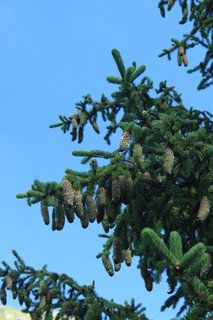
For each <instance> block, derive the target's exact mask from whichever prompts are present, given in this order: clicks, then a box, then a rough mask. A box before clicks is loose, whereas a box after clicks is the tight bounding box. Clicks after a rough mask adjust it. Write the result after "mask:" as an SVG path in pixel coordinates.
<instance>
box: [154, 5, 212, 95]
mask: <svg viewBox="0 0 213 320" xmlns="http://www.w3.org/2000/svg"><path fill="white" fill-rule="evenodd" d="M176 3H179V5H180V7H181V11H182V18H181V20H180V21H179V23H180V24H185V23H186V22H187V21H191V22H193V28H192V30H191V31H190V32H188V33H187V34H184V35H183V39H182V40H177V39H174V38H171V41H172V47H171V48H170V49H163V52H162V53H161V54H160V55H159V57H163V56H164V55H167V57H168V60H171V53H172V52H173V51H177V57H178V58H177V60H178V66H181V65H182V63H183V64H184V66H185V67H186V66H187V65H188V59H187V55H186V51H187V50H189V49H191V48H194V47H195V46H197V45H201V46H202V47H203V49H204V50H205V52H206V53H205V57H204V59H203V61H201V62H200V63H199V64H198V65H197V66H195V67H194V68H193V69H190V70H188V71H187V72H188V73H192V72H195V71H200V73H201V75H202V80H201V81H200V83H199V85H198V90H202V89H205V88H207V87H209V86H210V85H212V84H213V80H212V78H213V62H212V57H213V2H212V0H203V1H201V0H168V1H167V0H160V1H159V4H158V7H159V9H160V13H161V16H162V17H163V18H164V17H165V10H166V9H167V10H168V11H169V10H171V9H172V8H173V7H174V6H175V5H176Z"/></svg>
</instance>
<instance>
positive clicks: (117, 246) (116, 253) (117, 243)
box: [113, 236, 122, 264]
mask: <svg viewBox="0 0 213 320" xmlns="http://www.w3.org/2000/svg"><path fill="white" fill-rule="evenodd" d="M121 256H122V242H121V239H120V238H119V237H116V236H114V238H113V261H114V263H115V264H117V263H119V262H120V261H121Z"/></svg>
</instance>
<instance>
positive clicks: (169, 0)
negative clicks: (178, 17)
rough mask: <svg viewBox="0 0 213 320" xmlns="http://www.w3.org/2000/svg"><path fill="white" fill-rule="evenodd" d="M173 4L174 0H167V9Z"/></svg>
mask: <svg viewBox="0 0 213 320" xmlns="http://www.w3.org/2000/svg"><path fill="white" fill-rule="evenodd" d="M173 5H174V0H168V8H167V10H171V8H172V6H173Z"/></svg>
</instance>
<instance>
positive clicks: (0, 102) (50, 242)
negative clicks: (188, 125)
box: [0, 0, 213, 320]
mask: <svg viewBox="0 0 213 320" xmlns="http://www.w3.org/2000/svg"><path fill="white" fill-rule="evenodd" d="M157 3H158V1H153V0H144V1H141V0H134V1H129V0H128V1H127V0H125V1H123V0H122V1H121V0H116V1H115V0H108V1H98V0H90V1H82V0H81V1H71V0H63V1H56V0H51V1H50V0H31V1H27V0H19V1H16V0H1V1H0V70H1V73H0V91H1V94H0V122H1V123H0V148H1V149H0V150H1V166H0V168H1V169H0V171H1V175H0V176H1V184H0V195H1V199H2V200H1V231H0V243H1V251H0V252H1V255H0V259H1V260H0V261H2V260H5V261H6V262H8V263H9V264H11V265H13V261H14V256H13V255H12V250H13V249H15V250H17V252H18V253H19V254H20V255H21V257H22V258H23V259H24V261H25V262H26V264H28V265H31V266H33V267H35V268H36V269H40V268H42V266H43V265H44V264H47V269H48V270H50V271H56V272H58V273H62V272H64V273H67V274H68V275H69V276H71V277H73V278H74V279H75V280H76V281H77V282H78V283H79V284H81V285H83V284H91V283H92V281H93V280H95V282H96V291H97V293H98V294H99V295H100V296H102V297H104V298H107V299H111V298H112V299H114V300H115V301H116V302H118V303H121V304H122V303H123V302H124V300H127V301H128V302H130V299H131V298H132V297H134V298H135V300H136V303H139V302H141V303H142V306H145V307H146V315H147V316H148V317H149V318H150V319H153V320H169V319H171V318H172V317H175V314H176V310H172V309H171V310H170V309H169V310H168V311H165V312H163V313H161V312H160V307H161V305H162V304H163V302H164V301H165V300H166V299H167V298H168V297H169V295H168V294H167V291H168V286H167V283H166V281H165V278H163V281H162V283H161V284H159V285H155V284H154V287H153V291H152V292H147V291H146V289H145V286H144V281H143V279H142V278H141V276H140V272H139V270H138V269H137V264H138V258H137V257H135V258H134V259H133V264H132V266H131V267H130V268H128V267H126V266H125V265H122V267H121V270H120V271H119V272H118V273H115V275H114V277H112V278H111V277H109V276H108V274H107V273H106V271H105V270H104V267H103V266H102V262H101V260H100V259H96V254H97V253H99V252H100V251H101V250H102V244H103V243H104V240H103V239H100V238H99V237H98V236H97V235H98V233H103V230H102V228H101V226H100V225H97V224H96V223H94V224H91V225H90V226H89V228H88V229H86V230H84V229H82V228H81V225H80V223H79V221H78V219H77V218H76V219H75V220H76V221H75V222H74V223H73V224H68V223H67V224H66V225H65V228H64V229H63V230H62V231H61V232H52V230H51V226H45V225H44V223H43V221H42V218H41V214H40V206H39V205H35V206H33V207H31V208H30V207H28V205H27V203H26V200H19V199H16V194H17V193H21V192H25V191H27V190H29V189H30V186H31V184H32V182H33V181H34V179H39V180H41V181H57V182H59V181H61V179H62V177H63V176H64V170H65V169H66V168H71V169H74V170H84V171H85V170H87V169H88V166H87V165H84V166H83V165H81V163H80V161H81V158H78V157H74V156H72V151H73V150H91V149H93V150H94V149H103V150H105V151H114V150H115V149H117V148H118V145H119V141H120V137H121V133H122V132H121V130H120V131H117V133H116V135H114V136H113V139H114V140H113V141H112V144H111V145H110V146H109V145H107V144H106V143H105V141H104V140H103V137H104V135H105V132H106V127H105V126H106V125H107V124H104V123H103V122H101V127H100V128H101V134H100V135H97V134H96V133H95V132H94V131H93V129H92V128H91V127H89V125H88V127H87V128H86V131H85V138H84V141H83V143H82V144H78V143H77V142H71V138H70V135H69V134H67V135H64V134H63V133H62V132H61V130H59V129H49V128H48V126H49V125H50V124H52V123H56V122H57V121H58V115H59V114H63V115H69V114H70V113H76V109H75V103H76V102H78V101H80V100H81V98H82V96H83V95H85V94H87V93H90V94H91V95H92V97H93V98H94V99H97V100H98V99H99V98H100V96H101V94H102V93H105V95H107V96H108V98H110V94H111V93H112V92H113V91H115V86H113V85H112V84H109V83H107V81H106V77H107V75H110V74H112V75H118V71H117V69H116V66H115V63H114V61H113V59H112V56H111V50H112V48H117V49H119V51H120V52H121V54H122V57H123V59H124V62H125V64H126V66H129V65H130V64H131V63H132V61H133V60H135V61H136V62H137V65H140V64H145V65H146V67H147V69H146V73H145V74H146V75H147V76H149V77H151V78H152V80H153V81H154V85H155V87H157V86H158V83H159V82H160V81H162V80H167V83H168V85H171V86H173V85H175V89H176V90H177V91H178V92H182V97H183V104H184V106H185V107H186V108H189V107H191V106H193V107H194V108H196V109H200V110H208V111H210V112H213V108H212V105H211V104H210V101H212V88H211V87H210V88H208V89H206V90H204V91H201V92H199V91H197V89H196V88H197V85H198V83H199V81H200V75H199V74H197V73H196V74H192V75H188V74H187V73H186V70H187V68H184V67H181V68H179V67H178V66H177V57H176V53H175V54H174V55H173V56H172V61H171V62H168V61H167V58H158V54H159V53H160V52H161V51H162V49H163V48H168V47H170V38H171V37H173V38H177V39H181V35H182V34H183V33H186V32H187V31H188V30H189V28H190V26H189V25H188V24H186V25H183V26H181V25H179V24H178V21H179V20H180V19H181V10H180V8H179V7H177V8H176V9H174V10H172V11H171V12H169V14H166V16H167V17H166V19H163V18H161V16H160V13H159V10H158V8H157ZM202 57H203V51H202V49H201V48H196V49H194V50H193V51H192V52H189V53H188V60H189V67H193V66H194V65H195V64H196V63H198V62H199V61H200V60H201V59H202ZM210 98H211V99H210ZM99 120H100V118H99ZM8 305H9V306H13V307H18V308H19V307H20V306H19V304H18V301H16V300H13V299H12V298H11V297H10V296H8ZM181 305H182V304H178V307H180V306H181Z"/></svg>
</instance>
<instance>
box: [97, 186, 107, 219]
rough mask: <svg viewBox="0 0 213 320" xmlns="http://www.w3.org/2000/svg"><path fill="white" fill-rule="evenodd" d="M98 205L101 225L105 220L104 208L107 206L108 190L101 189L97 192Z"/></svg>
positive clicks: (98, 217) (98, 216)
mask: <svg viewBox="0 0 213 320" xmlns="http://www.w3.org/2000/svg"><path fill="white" fill-rule="evenodd" d="M95 201H96V205H97V210H98V213H97V222H98V223H100V222H101V221H102V220H103V218H104V208H105V205H106V190H105V189H104V188H103V187H100V188H99V189H98V190H97V192H96V198H95Z"/></svg>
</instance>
